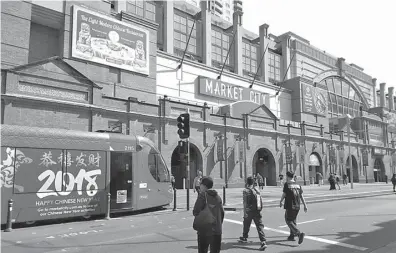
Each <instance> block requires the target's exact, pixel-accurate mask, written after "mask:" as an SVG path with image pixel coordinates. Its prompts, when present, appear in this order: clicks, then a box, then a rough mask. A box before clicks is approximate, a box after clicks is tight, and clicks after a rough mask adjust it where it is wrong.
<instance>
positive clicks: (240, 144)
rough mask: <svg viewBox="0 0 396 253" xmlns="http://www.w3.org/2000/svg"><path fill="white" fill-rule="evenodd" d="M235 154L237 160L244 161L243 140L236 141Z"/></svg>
mask: <svg viewBox="0 0 396 253" xmlns="http://www.w3.org/2000/svg"><path fill="white" fill-rule="evenodd" d="M236 155H237V157H238V161H239V162H241V163H243V162H244V161H245V141H243V140H240V141H238V145H237V154H236Z"/></svg>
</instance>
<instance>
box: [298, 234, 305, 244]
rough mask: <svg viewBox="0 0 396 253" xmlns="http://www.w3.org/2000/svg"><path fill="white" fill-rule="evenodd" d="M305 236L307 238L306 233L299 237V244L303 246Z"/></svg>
mask: <svg viewBox="0 0 396 253" xmlns="http://www.w3.org/2000/svg"><path fill="white" fill-rule="evenodd" d="M304 236H305V234H304V233H300V234H299V235H298V244H301V243H302V242H303V241H304Z"/></svg>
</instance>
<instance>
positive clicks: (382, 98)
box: [380, 83, 386, 107]
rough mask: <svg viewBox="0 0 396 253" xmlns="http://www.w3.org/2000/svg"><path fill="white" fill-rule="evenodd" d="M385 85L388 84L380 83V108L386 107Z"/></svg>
mask: <svg viewBox="0 0 396 253" xmlns="http://www.w3.org/2000/svg"><path fill="white" fill-rule="evenodd" d="M385 85H386V83H380V107H385Z"/></svg>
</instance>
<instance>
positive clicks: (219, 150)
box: [216, 139, 225, 161]
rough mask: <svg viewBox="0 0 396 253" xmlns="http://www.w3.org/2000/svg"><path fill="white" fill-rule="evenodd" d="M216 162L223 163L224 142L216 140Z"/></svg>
mask: <svg viewBox="0 0 396 253" xmlns="http://www.w3.org/2000/svg"><path fill="white" fill-rule="evenodd" d="M216 145H217V161H224V160H225V159H224V140H223V139H218V140H217V144H216Z"/></svg>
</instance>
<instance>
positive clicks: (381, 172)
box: [374, 158, 385, 182]
mask: <svg viewBox="0 0 396 253" xmlns="http://www.w3.org/2000/svg"><path fill="white" fill-rule="evenodd" d="M374 180H375V182H385V166H384V162H383V161H382V158H377V159H375V161H374Z"/></svg>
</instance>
